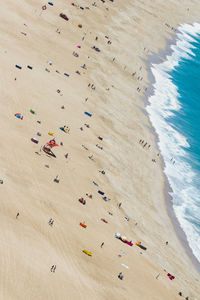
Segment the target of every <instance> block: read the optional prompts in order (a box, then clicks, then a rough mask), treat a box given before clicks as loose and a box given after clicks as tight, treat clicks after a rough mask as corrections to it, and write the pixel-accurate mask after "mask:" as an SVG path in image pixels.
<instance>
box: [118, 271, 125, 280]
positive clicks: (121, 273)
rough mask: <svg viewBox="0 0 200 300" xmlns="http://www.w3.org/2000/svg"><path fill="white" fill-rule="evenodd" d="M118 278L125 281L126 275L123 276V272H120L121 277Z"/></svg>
mask: <svg viewBox="0 0 200 300" xmlns="http://www.w3.org/2000/svg"><path fill="white" fill-rule="evenodd" d="M118 278H119V279H120V280H123V278H124V275H123V273H122V272H120V273H119V275H118Z"/></svg>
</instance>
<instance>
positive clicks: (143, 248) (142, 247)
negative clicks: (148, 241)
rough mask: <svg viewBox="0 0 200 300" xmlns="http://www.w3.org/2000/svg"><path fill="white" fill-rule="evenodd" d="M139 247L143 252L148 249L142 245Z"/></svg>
mask: <svg viewBox="0 0 200 300" xmlns="http://www.w3.org/2000/svg"><path fill="white" fill-rule="evenodd" d="M139 247H140V248H141V249H142V250H147V248H146V247H144V246H142V245H139Z"/></svg>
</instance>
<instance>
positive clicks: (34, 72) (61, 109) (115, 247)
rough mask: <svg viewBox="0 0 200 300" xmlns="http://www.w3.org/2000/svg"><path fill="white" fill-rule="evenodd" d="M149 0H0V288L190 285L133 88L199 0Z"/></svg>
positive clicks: (118, 293)
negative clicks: (47, 0) (172, 277)
mask: <svg viewBox="0 0 200 300" xmlns="http://www.w3.org/2000/svg"><path fill="white" fill-rule="evenodd" d="M146 2H147V3H145V1H131V0H124V1H116V0H115V1H110V0H105V1H100V0H97V1H95V2H94V1H90V0H88V1H83V0H82V1H81V0H80V1H76V2H72V3H71V2H67V1H64V0H55V1H53V5H49V4H48V2H43V1H28V2H27V1H25V0H18V1H16V2H13V1H11V0H7V1H4V2H3V3H2V4H1V11H0V16H1V21H0V32H1V43H0V65H1V68H0V76H1V77H0V78H1V81H0V91H1V110H0V126H1V151H0V166H1V167H0V179H1V180H2V181H3V184H1V185H0V191H1V210H0V213H1V218H0V224H1V226H0V266H1V268H0V274H1V281H0V299H3V300H14V299H15V300H17V299H20V300H23V299H24V300H32V299H38V300H40V299H41V300H43V299H56V300H63V299H67V300H68V299H126V300H129V299H144V300H161V299H163V300H165V299H185V298H186V297H188V299H190V300H195V299H196V300H198V299H200V276H199V272H198V271H197V269H196V268H195V266H194V264H193V263H192V260H191V258H190V257H189V255H188V253H187V252H186V250H185V248H184V247H183V245H182V243H181V242H180V240H179V238H178V237H177V234H176V232H175V230H174V225H173V223H172V221H171V218H170V217H169V215H168V210H167V207H166V193H165V189H166V179H165V176H164V173H163V168H162V158H161V155H160V153H159V150H158V147H157V144H156V135H155V133H154V130H153V128H152V126H151V124H150V122H149V119H148V116H147V114H146V113H144V111H145V101H144V100H143V98H144V97H145V95H146V94H148V91H149V90H150V89H151V87H150V81H149V77H148V66H147V64H146V62H145V61H146V60H148V58H149V56H151V55H152V54H154V53H155V54H158V53H159V51H160V49H161V50H165V49H166V46H167V40H170V39H171V40H172V39H173V38H175V34H176V29H177V27H178V25H179V24H182V23H193V22H198V21H200V16H199V8H200V3H199V2H198V1H197V0H194V1H184V0H182V1H165V2H163V1H161V0H160V1H156V0H155V1H146ZM178 2H179V3H178ZM188 2H189V3H188ZM72 4H73V5H72ZM42 7H43V8H42ZM61 13H62V14H64V15H65V16H66V17H67V18H68V20H66V17H65V16H64V18H63V17H60V14H61ZM16 66H17V67H16ZM64 126H66V127H64ZM67 127H68V128H67ZM60 128H61V129H60ZM31 139H33V141H31ZM52 139H55V142H56V143H57V144H58V146H55V147H52V148H51V151H52V152H53V153H54V154H55V156H56V157H53V156H52V155H49V154H48V153H47V151H46V152H45V151H43V149H44V148H43V146H44V145H45V144H46V143H47V142H49V141H50V140H52ZM34 141H35V142H38V143H35V142H34ZM47 148H48V149H50V146H49V145H47ZM49 153H50V152H49ZM152 160H153V161H152ZM154 160H155V162H154ZM99 191H100V193H99ZM90 195H92V196H90ZM81 198H83V199H84V200H85V201H86V203H85V205H83V203H81V202H80V201H79V199H81ZM81 201H82V200H81ZM80 223H81V224H82V225H86V226H87V227H86V228H84V227H82V226H80ZM116 233H120V234H121V236H122V237H123V236H126V238H127V241H129V242H132V243H133V245H132V246H130V245H128V244H127V243H125V242H123V241H122V240H123V238H122V240H120V239H118V238H116V237H115V234H116ZM137 241H140V242H141V245H142V246H144V247H145V248H146V250H144V249H142V248H140V247H138V246H137V245H136V243H137ZM166 242H167V243H166ZM83 250H87V251H89V252H90V253H91V254H92V255H91V256H89V255H87V254H86V253H84V252H83ZM120 272H122V273H123V275H124V278H123V280H120V279H119V278H118V274H119V273H120ZM168 273H169V274H171V275H173V276H174V277H175V278H174V280H170V278H169V276H168V275H167V274H168ZM179 292H181V293H182V295H183V297H181V296H180V295H179V294H178V293H179Z"/></svg>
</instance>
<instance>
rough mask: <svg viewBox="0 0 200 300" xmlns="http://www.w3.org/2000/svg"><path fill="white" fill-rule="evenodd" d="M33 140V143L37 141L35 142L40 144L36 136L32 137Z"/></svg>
mask: <svg viewBox="0 0 200 300" xmlns="http://www.w3.org/2000/svg"><path fill="white" fill-rule="evenodd" d="M31 141H32V142H33V143H35V144H38V143H39V141H38V140H37V139H35V138H32V139H31Z"/></svg>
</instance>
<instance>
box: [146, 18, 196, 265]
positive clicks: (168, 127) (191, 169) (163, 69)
mask: <svg viewBox="0 0 200 300" xmlns="http://www.w3.org/2000/svg"><path fill="white" fill-rule="evenodd" d="M179 30H180V33H179V34H178V38H177V41H176V45H173V46H171V48H172V49H171V50H172V53H171V55H169V56H167V59H166V61H165V62H163V63H161V64H155V65H153V66H152V69H151V70H152V73H153V75H154V77H155V83H154V94H153V95H152V96H151V97H150V98H149V102H150V104H149V105H148V107H147V111H148V113H149V115H150V119H151V122H152V124H153V126H154V128H155V130H156V132H157V133H158V136H159V148H160V151H161V153H162V156H163V159H164V162H165V168H164V171H165V174H166V176H167V177H168V180H169V184H170V186H171V188H172V190H173V192H172V193H171V196H172V197H173V208H174V211H175V214H176V216H177V219H178V221H179V223H180V226H181V227H182V229H183V230H184V232H185V234H186V237H187V240H188V242H189V245H190V247H191V249H192V251H193V253H194V255H195V256H196V257H197V259H198V260H199V261H200V25H199V24H193V25H186V24H185V25H181V26H180V28H179Z"/></svg>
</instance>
